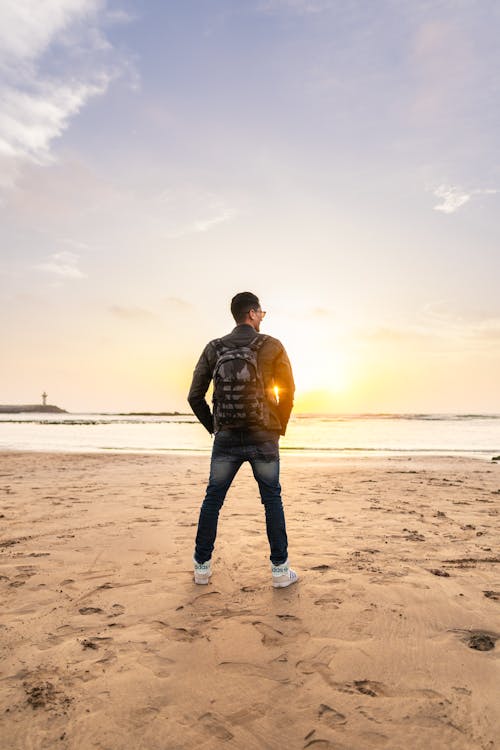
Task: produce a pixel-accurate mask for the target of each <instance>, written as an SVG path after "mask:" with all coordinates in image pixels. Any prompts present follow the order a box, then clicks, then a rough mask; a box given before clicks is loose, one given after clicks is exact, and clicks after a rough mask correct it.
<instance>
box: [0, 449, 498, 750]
mask: <svg viewBox="0 0 500 750" xmlns="http://www.w3.org/2000/svg"><path fill="white" fill-rule="evenodd" d="M208 463H209V457H208V456H206V455H203V456H188V455H181V454H179V455H168V456H167V455H166V456H146V455H118V454H110V455H74V454H35V453H16V452H12V453H3V454H0V592H1V612H0V643H1V646H2V657H1V662H0V735H1V737H2V746H3V747H5V748H9V749H10V750H25V749H26V748H30V750H37V749H38V748H50V749H51V750H52V749H53V748H61V750H66V749H70V748H71V750H73V749H74V750H76V749H77V748H78V750H86V749H87V748H98V749H99V750H122V749H123V750H125V748H126V750H137V749H139V748H140V749H144V750H188V749H190V748H204V750H211V749H212V748H213V749H214V750H215V748H220V747H224V748H228V750H229V749H230V748H245V750H247V749H248V750H254V749H255V750H282V748H285V747H288V748H292V749H295V748H309V747H310V748H313V750H325V749H328V748H332V749H334V750H371V749H372V748H374V749H375V748H384V749H386V750H401V748H405V750H420V749H421V748H422V750H424V749H425V750H441V748H442V749H443V750H445V749H446V750H450V749H451V750H472V749H474V750H476V749H477V750H494V748H496V747H500V719H499V711H498V703H499V700H498V697H499V685H500V668H499V665H500V660H499V653H500V640H497V639H500V568H499V563H500V544H499V538H500V534H499V522H500V466H499V465H496V464H495V463H488V462H486V461H479V460H472V459H462V458H460V459H458V458H430V457H427V458H420V457H419V458H415V457H414V458H412V459H408V458H406V457H395V458H391V459H375V458H370V459H357V460H354V459H340V460H339V459H336V460H332V459H328V458H318V459H315V458H307V457H305V456H300V457H292V456H284V457H283V459H282V484H283V498H284V502H285V507H286V515H287V526H288V535H289V542H290V548H289V551H290V560H291V562H292V564H293V566H294V567H295V568H296V570H297V571H298V573H299V575H300V582H299V583H298V584H297V585H295V586H292V587H290V588H288V589H280V590H274V589H272V587H271V585H270V572H269V564H268V555H269V552H268V545H267V539H266V536H265V525H264V515H263V509H262V506H261V504H260V501H259V499H258V496H257V492H256V489H257V488H256V485H255V482H254V480H253V478H252V476H251V471H250V469H249V467H248V466H244V467H243V468H242V469H241V471H240V473H239V475H238V476H237V478H236V480H235V482H234V484H233V487H232V488H231V490H230V492H229V495H228V498H227V501H226V505H225V506H224V509H223V511H222V515H221V520H220V523H219V538H218V543H217V547H216V552H215V554H214V574H213V577H212V579H211V583H210V584H209V585H208V586H195V585H194V583H193V582H192V572H191V555H192V549H193V539H194V534H195V530H196V521H197V515H198V509H199V505H200V503H201V499H202V495H203V490H204V485H205V481H206V478H207V473H208Z"/></svg>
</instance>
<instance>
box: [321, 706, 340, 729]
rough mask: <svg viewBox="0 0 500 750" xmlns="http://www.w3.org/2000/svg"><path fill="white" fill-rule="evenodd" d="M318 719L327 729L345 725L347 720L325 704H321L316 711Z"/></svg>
mask: <svg viewBox="0 0 500 750" xmlns="http://www.w3.org/2000/svg"><path fill="white" fill-rule="evenodd" d="M318 718H319V720H320V721H321V722H322V723H323V724H326V725H327V726H329V727H335V726H339V725H340V724H346V723H347V719H346V717H345V715H344V714H343V713H341V712H340V711H336V710H335V709H334V708H332V707H331V706H328V705H327V704H326V703H322V704H321V705H320V707H319V709H318Z"/></svg>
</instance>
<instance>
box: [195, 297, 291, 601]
mask: <svg viewBox="0 0 500 750" xmlns="http://www.w3.org/2000/svg"><path fill="white" fill-rule="evenodd" d="M231 313H232V315H233V317H234V319H235V321H236V327H235V328H234V329H233V330H232V331H231V333H229V334H227V335H226V336H223V337H222V338H220V339H214V340H213V341H210V342H209V343H208V344H207V345H206V347H205V349H204V350H203V352H202V354H201V357H200V359H199V360H198V364H197V365H196V368H195V371H194V374H193V381H192V383H191V388H190V390H189V395H188V401H189V404H190V406H191V408H192V410H193V412H194V413H195V415H196V416H197V417H198V419H199V420H200V422H201V423H202V425H203V426H204V427H206V429H207V430H208V432H210V434H214V435H215V438H214V445H213V449H212V460H211V464H210V477H209V481H208V485H207V490H206V495H205V499H204V501H203V504H202V506H201V510H200V517H199V521H198V532H197V535H196V547H195V551H194V556H193V562H194V581H195V583H201V584H206V583H208V580H209V578H210V576H211V575H212V568H211V558H212V552H213V549H214V544H215V538H216V536H217V522H218V519H219V511H220V509H221V507H222V504H223V502H224V499H225V497H226V494H227V491H228V489H229V487H230V486H231V482H232V481H233V479H234V477H235V476H236V473H237V471H238V469H239V468H240V466H241V465H242V464H243V463H244V462H245V461H249V463H250V466H251V467H252V471H253V475H254V477H255V479H256V480H257V484H258V485H259V491H260V497H261V500H262V503H263V505H264V508H265V513H266V529H267V538H268V540H269V545H270V548H271V554H270V560H271V574H272V583H273V586H274V587H275V588H281V587H284V586H289V585H290V584H292V583H295V582H296V581H297V580H298V577H297V574H296V573H295V571H294V570H292V569H291V568H290V566H289V564H288V540H287V535H286V526H285V514H284V511H283V503H282V500H281V486H280V481H279V470H280V463H279V438H280V435H284V434H285V430H286V426H287V423H288V420H289V418H290V413H291V411H292V406H293V395H294V391H295V385H294V382H293V375H292V368H291V366H290V361H289V359H288V356H287V353H286V351H285V349H284V347H283V344H282V343H281V342H280V341H278V339H275V338H272V337H271V336H266V335H263V334H261V333H259V331H260V324H261V322H262V320H263V318H264V316H265V314H266V313H265V311H264V310H262V308H261V306H260V302H259V299H258V297H256V296H255V294H252V293H251V292H240V293H239V294H237V295H236V296H235V297H233V299H232V300H231ZM212 379H213V382H214V394H213V413H212V412H211V411H210V407H209V405H208V403H207V401H206V399H205V394H206V392H207V390H208V387H209V385H210V382H211V381H212Z"/></svg>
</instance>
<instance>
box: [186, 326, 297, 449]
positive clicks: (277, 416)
mask: <svg viewBox="0 0 500 750" xmlns="http://www.w3.org/2000/svg"><path fill="white" fill-rule="evenodd" d="M259 335H261V334H258V333H257V332H256V331H255V329H254V328H253V327H252V326H251V325H248V324H246V323H243V324H241V325H238V326H236V328H234V329H233V330H232V331H231V333H228V334H227V336H223V338H222V341H224V342H227V343H229V344H234V345H239V346H242V345H245V344H249V343H250V341H253V339H254V338H255V337H256V336H259ZM214 341H215V340H214ZM214 341H209V343H208V344H207V345H206V347H205V348H204V350H203V352H202V354H201V357H200V358H199V360H198V363H197V365H196V367H195V370H194V373H193V381H192V383H191V388H190V389H189V395H188V401H189V405H190V406H191V408H192V410H193V412H194V413H195V415H196V416H197V417H198V419H199V420H200V422H201V423H202V425H203V426H204V427H206V429H207V430H208V431H209V432H210V433H213V431H214V420H213V415H212V412H211V411H210V407H209V405H208V404H207V401H206V399H205V394H206V392H207V390H208V388H209V386H210V382H211V380H212V375H213V371H214V367H215V363H216V361H217V354H216V350H215V347H214ZM257 361H258V365H259V368H260V371H261V373H262V378H263V380H264V385H265V387H266V388H272V387H273V386H278V389H279V404H272V403H271V404H269V424H268V425H264V426H265V427H266V429H268V430H276V431H277V432H279V433H280V434H281V435H284V434H285V431H286V426H287V424H288V420H289V418H290V413H291V411H292V407H293V395H294V392H295V384H294V382H293V374H292V367H291V365H290V360H289V359H288V355H287V353H286V351H285V348H284V346H283V344H282V343H281V341H278V339H274V338H273V337H272V336H268V335H267V334H266V341H265V342H264V344H263V345H262V347H261V349H260V350H259V353H258V360H257Z"/></svg>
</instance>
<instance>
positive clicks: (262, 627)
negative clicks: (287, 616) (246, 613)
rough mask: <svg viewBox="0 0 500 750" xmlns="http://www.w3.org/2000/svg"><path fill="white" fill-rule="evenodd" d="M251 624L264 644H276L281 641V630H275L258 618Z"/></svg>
mask: <svg viewBox="0 0 500 750" xmlns="http://www.w3.org/2000/svg"><path fill="white" fill-rule="evenodd" d="M252 625H253V626H254V628H255V629H256V630H257V631H258V632H259V633H260V634H261V636H262V643H263V644H264V646H278V645H280V644H281V643H282V641H283V636H284V633H283V632H282V631H281V630H276V628H272V627H271V626H270V625H266V623H265V622H261V621H260V620H255V621H254V622H252Z"/></svg>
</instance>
